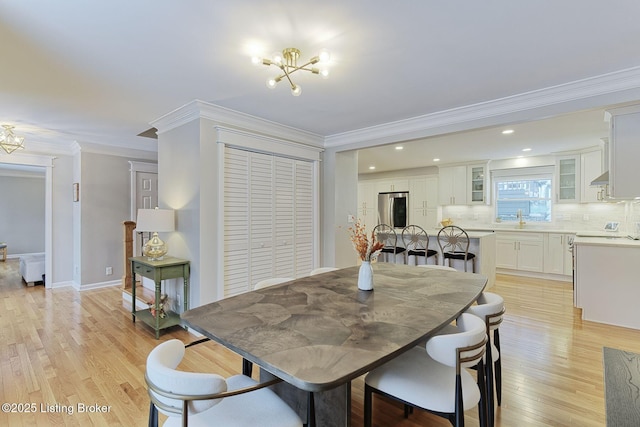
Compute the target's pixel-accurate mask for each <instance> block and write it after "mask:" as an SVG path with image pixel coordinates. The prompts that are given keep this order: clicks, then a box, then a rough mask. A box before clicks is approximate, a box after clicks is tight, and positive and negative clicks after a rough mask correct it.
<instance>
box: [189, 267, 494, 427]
mask: <svg viewBox="0 0 640 427" xmlns="http://www.w3.org/2000/svg"><path fill="white" fill-rule="evenodd" d="M372 265H373V276H374V288H373V290H370V291H363V290H359V289H358V286H357V283H358V271H359V267H358V266H352V267H347V268H341V269H338V270H334V271H330V272H325V273H322V274H317V275H313V276H306V277H300V278H297V279H294V280H291V281H289V282H285V283H281V284H279V285H274V286H271V287H267V288H263V289H259V290H255V291H251V292H246V293H244V294H240V295H235V296H232V297H229V298H225V299H222V300H219V301H216V302H213V303H209V304H205V305H202V306H200V307H197V308H194V309H191V310H188V311H186V312H184V313H183V314H182V319H183V322H184V324H185V325H186V326H187V327H189V328H192V329H193V330H195V331H197V332H199V333H201V334H202V335H204V336H206V337H208V338H210V339H212V340H214V341H216V342H218V343H220V344H222V345H223V346H225V347H227V348H229V349H231V350H232V351H234V352H235V353H237V354H238V355H240V356H242V358H243V359H244V360H245V361H248V362H250V363H252V364H255V365H257V366H259V367H260V378H261V379H271V378H273V377H278V378H280V379H282V380H283V382H282V383H280V384H278V385H276V386H275V391H276V393H278V394H279V395H280V396H281V397H283V398H284V399H285V400H286V401H287V402H288V403H289V404H290V405H291V406H292V407H293V408H294V409H295V410H296V411H298V413H299V414H300V415H301V417H303V419H305V418H304V417H305V416H306V415H307V413H308V407H307V406H308V404H309V403H308V402H309V399H308V397H309V396H313V402H314V406H313V407H314V409H315V424H316V425H320V426H350V425H351V381H352V380H354V379H356V378H358V377H359V376H361V375H363V374H365V373H366V372H369V371H371V370H372V369H374V368H376V367H378V366H380V365H382V364H384V363H385V362H387V361H389V360H391V359H393V358H394V357H397V356H398V355H400V354H402V353H403V352H405V351H407V350H409V349H410V348H412V347H413V346H415V345H418V344H419V343H424V341H425V340H426V339H428V338H429V337H430V336H433V335H435V334H437V333H438V332H439V331H441V330H442V329H443V328H445V327H446V326H447V325H449V324H451V323H452V322H453V321H454V320H455V319H456V318H457V317H458V316H459V315H460V313H462V312H463V311H465V310H466V309H467V308H468V307H469V306H470V305H472V304H473V303H474V302H475V301H476V299H477V298H478V296H479V295H480V294H481V293H482V291H483V290H484V288H485V286H486V284H487V277H486V276H483V275H481V274H473V273H464V272H459V271H449V270H440V269H430V268H424V267H417V266H408V265H401V264H391V263H385V262H375V263H373V264H372ZM310 393H313V394H310Z"/></svg>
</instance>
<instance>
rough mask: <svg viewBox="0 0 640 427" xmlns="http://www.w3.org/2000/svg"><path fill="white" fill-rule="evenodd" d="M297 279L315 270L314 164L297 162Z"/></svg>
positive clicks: (295, 228)
mask: <svg viewBox="0 0 640 427" xmlns="http://www.w3.org/2000/svg"><path fill="white" fill-rule="evenodd" d="M295 194H296V195H295V215H294V218H295V227H294V230H295V242H296V256H295V271H296V277H300V276H304V275H306V274H309V272H310V271H311V270H312V269H313V163H311V162H303V161H299V160H298V161H296V162H295Z"/></svg>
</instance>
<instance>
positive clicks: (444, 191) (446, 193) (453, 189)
mask: <svg viewBox="0 0 640 427" xmlns="http://www.w3.org/2000/svg"><path fill="white" fill-rule="evenodd" d="M438 183H439V184H438V187H439V191H438V200H439V203H440V204H441V205H466V204H467V166H449V167H441V168H438Z"/></svg>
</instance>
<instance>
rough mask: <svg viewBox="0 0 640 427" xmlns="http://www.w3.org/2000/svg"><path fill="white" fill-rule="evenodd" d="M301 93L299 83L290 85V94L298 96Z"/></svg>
mask: <svg viewBox="0 0 640 427" xmlns="http://www.w3.org/2000/svg"><path fill="white" fill-rule="evenodd" d="M301 93H302V87H300V85H293V86H292V87H291V95H293V96H300V94H301Z"/></svg>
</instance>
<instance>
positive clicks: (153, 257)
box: [142, 232, 168, 261]
mask: <svg viewBox="0 0 640 427" xmlns="http://www.w3.org/2000/svg"><path fill="white" fill-rule="evenodd" d="M167 250H168V248H167V245H166V243H164V242H163V241H162V240H160V238H159V237H158V233H155V232H154V233H153V236H152V237H151V239H149V241H148V242H147V243H146V244H145V245H144V247H143V248H142V253H143V255H144V256H146V257H147V258H148V259H149V261H160V260H162V259H163V257H164V255H165V254H166V253H167Z"/></svg>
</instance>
